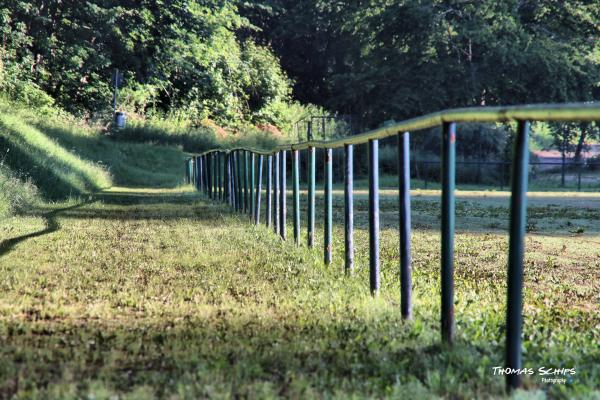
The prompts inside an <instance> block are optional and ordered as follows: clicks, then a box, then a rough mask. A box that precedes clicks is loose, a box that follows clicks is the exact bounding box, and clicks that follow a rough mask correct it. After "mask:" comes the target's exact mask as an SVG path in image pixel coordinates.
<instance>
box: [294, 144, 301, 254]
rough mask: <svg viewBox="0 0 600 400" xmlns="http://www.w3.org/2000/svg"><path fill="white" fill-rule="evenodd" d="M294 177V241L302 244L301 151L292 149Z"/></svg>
mask: <svg viewBox="0 0 600 400" xmlns="http://www.w3.org/2000/svg"><path fill="white" fill-rule="evenodd" d="M292 175H293V176H292V179H293V182H294V183H293V192H294V204H293V208H294V210H293V212H294V242H295V243H296V246H299V245H300V153H299V152H298V150H293V151H292Z"/></svg>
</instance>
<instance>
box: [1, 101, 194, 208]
mask: <svg viewBox="0 0 600 400" xmlns="http://www.w3.org/2000/svg"><path fill="white" fill-rule="evenodd" d="M115 139H117V138H115V137H114V136H113V137H110V136H107V135H104V134H102V132H101V130H100V129H98V128H95V127H91V126H89V125H87V124H86V123H85V122H83V121H80V120H77V119H75V118H73V117H71V116H69V115H66V114H65V113H64V112H60V110H50V111H48V110H46V111H44V112H41V111H39V110H28V109H25V108H23V107H22V106H19V105H16V104H13V103H10V102H7V101H4V100H1V99H0V160H1V161H2V170H1V171H0V174H1V175H0V183H1V184H2V190H3V192H2V194H0V196H1V198H0V201H1V202H2V204H1V205H0V213H3V214H4V215H7V214H11V213H13V212H15V211H17V210H19V209H22V208H24V207H26V204H31V203H32V200H33V199H34V198H36V197H37V198H43V199H45V200H51V201H54V200H62V199H66V198H70V197H77V196H79V195H83V194H86V193H89V192H94V191H98V190H102V189H106V188H109V187H111V186H113V185H118V186H134V187H158V188H174V187H177V186H179V185H181V184H182V182H183V178H182V175H183V174H182V169H183V167H182V166H183V161H184V159H185V158H186V154H185V153H184V152H183V151H182V149H181V147H182V146H159V145H156V141H152V140H149V141H144V143H135V142H131V141H124V140H115ZM120 139H124V138H120ZM148 142H149V143H148Z"/></svg>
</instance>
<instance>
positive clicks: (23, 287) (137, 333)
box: [0, 188, 600, 399]
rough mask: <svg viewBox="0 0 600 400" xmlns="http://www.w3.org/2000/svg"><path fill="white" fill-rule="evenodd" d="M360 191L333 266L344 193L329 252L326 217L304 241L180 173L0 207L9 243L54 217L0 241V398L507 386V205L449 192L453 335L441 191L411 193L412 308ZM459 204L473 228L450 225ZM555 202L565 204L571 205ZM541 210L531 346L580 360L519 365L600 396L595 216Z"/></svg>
mask: <svg viewBox="0 0 600 400" xmlns="http://www.w3.org/2000/svg"><path fill="white" fill-rule="evenodd" d="M365 201H366V200H362V199H360V196H359V199H358V200H357V204H356V210H357V212H356V221H357V225H358V229H357V232H356V263H357V269H356V271H355V274H354V275H353V276H352V277H346V276H344V273H343V225H340V223H341V221H342V220H341V216H342V214H341V213H342V209H341V208H340V206H341V204H342V203H341V198H340V197H339V196H336V198H335V205H336V207H335V217H336V221H337V222H338V224H337V225H336V226H335V231H334V238H335V241H334V263H333V265H332V266H330V267H325V266H324V265H323V264H322V262H321V259H322V250H321V243H322V242H321V240H322V226H321V224H318V225H317V242H316V243H317V247H316V248H315V249H314V250H310V249H307V248H305V247H304V246H302V247H301V248H296V247H295V246H294V245H293V244H292V243H291V240H290V241H288V242H285V243H284V242H282V241H281V240H280V239H278V238H277V236H275V235H274V234H273V233H272V232H271V231H270V230H267V229H266V228H265V227H264V225H263V226H259V227H255V226H253V225H251V224H250V223H249V218H248V216H245V215H243V216H242V215H233V214H231V213H230V211H229V210H228V209H227V208H226V207H224V206H220V205H213V204H210V203H207V202H204V201H199V198H198V196H197V195H196V194H194V193H193V192H191V191H189V188H185V189H183V190H181V191H178V190H156V189H153V190H143V189H134V190H130V189H127V188H113V189H111V190H110V191H107V192H105V193H102V194H100V195H98V196H97V197H95V198H93V199H91V200H90V202H89V203H87V204H84V205H82V206H81V207H74V206H76V204H67V205H64V206H63V205H56V206H52V207H51V208H49V207H47V206H46V207H44V208H43V209H41V210H40V211H39V213H36V214H34V215H32V216H25V217H18V218H12V219H10V220H7V221H3V222H2V223H1V224H0V238H1V239H2V240H4V241H3V242H2V243H6V240H7V239H14V238H19V237H22V236H25V235H27V234H31V233H34V232H40V231H44V230H46V231H47V229H46V228H47V227H48V226H55V229H54V230H52V231H51V232H47V233H45V234H42V235H40V236H34V237H30V238H27V239H24V240H22V241H18V242H16V243H12V246H11V247H10V248H3V249H4V250H2V252H3V253H2V257H1V258H0V321H1V323H0V337H2V341H3V346H2V348H1V349H0V357H1V359H2V361H3V362H2V363H0V382H1V385H0V393H1V395H2V397H8V396H13V395H14V396H16V397H17V398H28V397H29V398H31V397H33V398H35V397H38V398H81V397H88V396H92V395H93V396H95V398H110V396H113V395H119V396H122V397H124V398H127V397H130V398H152V397H166V398H170V397H175V398H177V397H180V398H206V397H211V398H230V397H248V398H272V397H291V398H331V397H333V398H344V399H345V398H349V397H353V396H354V397H358V398H363V397H377V398H380V397H390V398H431V397H437V396H440V397H447V398H465V399H467V398H468V399H470V398H482V397H483V398H485V397H502V396H504V379H503V378H502V377H499V376H494V375H493V370H492V368H493V367H494V366H500V365H502V363H503V340H504V331H503V329H504V310H505V308H504V307H505V305H504V304H505V291H506V290H505V289H506V283H505V281H506V253H507V237H506V233H505V231H503V229H502V227H497V228H496V229H487V228H485V225H486V224H491V223H493V222H494V221H500V220H504V219H505V218H506V208H498V207H488V206H487V203H485V202H484V201H482V202H479V201H477V200H473V201H472V202H471V203H468V204H466V205H464V206H465V207H466V208H464V209H462V210H463V211H460V210H461V209H460V207H459V211H458V216H459V217H458V222H459V227H458V234H457V238H456V304H455V307H456V320H457V343H456V345H455V346H454V347H453V348H452V349H448V348H443V347H442V346H440V340H439V315H438V314H439V252H440V249H439V230H438V226H439V221H438V211H439V204H437V200H434V199H431V200H418V199H415V204H414V205H415V207H414V213H413V215H414V222H415V230H414V233H413V258H414V264H413V265H414V277H413V292H414V300H415V304H414V310H415V319H414V321H413V322H412V323H405V322H403V321H402V320H401V318H400V315H399V285H398V262H399V261H398V233H397V211H394V207H395V205H397V202H396V200H395V199H394V198H393V197H392V196H391V195H390V197H389V200H386V199H385V198H384V199H383V200H382V213H383V214H382V215H383V216H382V222H383V224H382V238H381V254H382V291H381V295H380V297H379V298H378V299H372V298H371V296H370V295H369V293H368V258H367V257H368V239H367V232H366V230H365V227H366V213H365V211H364V209H365V206H366V203H365ZM320 204H321V203H320V199H319V205H320ZM459 205H460V203H459ZM546 206H547V204H546V205H540V207H546ZM66 207H69V208H68V209H65V210H63V211H56V212H55V213H54V214H53V215H52V216H50V217H49V216H48V212H49V211H50V210H56V209H61V208H66ZM469 208H472V209H473V211H474V213H473V214H474V215H473V216H471V217H470V218H471V220H469V221H470V222H472V223H473V224H474V226H476V228H474V229H471V228H470V226H469V225H463V226H461V225H460V222H461V218H463V215H465V214H463V213H466V214H468V210H469ZM319 209H320V207H319ZM595 210H596V211H594V210H592V211H590V212H591V213H593V212H598V209H595ZM534 211H535V210H534ZM558 211H560V209H558ZM563 211H564V213H563V214H564V216H563V217H561V218H562V221H565V220H566V219H568V218H571V217H570V215H571V216H572V210H570V209H567V208H564V209H563ZM303 217H304V214H303ZM588 217H589V218H592V219H594V218H597V215H596V214H588ZM561 218H559V220H561ZM538 219H539V220H540V221H543V218H541V217H538ZM548 219H550V218H548ZM552 219H553V218H552ZM318 221H319V222H320V221H321V216H319V218H318ZM559 223H562V222H560V221H559ZM549 224H550V225H552V224H554V225H552V227H551V228H546V224H544V223H542V224H540V226H541V227H540V228H539V229H538V231H537V232H536V235H533V236H528V238H527V243H526V245H527V255H526V277H525V278H526V281H525V307H524V310H525V325H524V350H525V353H524V362H525V366H527V367H532V368H535V369H537V368H538V367H540V366H544V367H556V368H558V367H563V366H564V367H572V366H573V367H575V368H576V369H577V375H576V376H575V377H574V380H573V382H571V383H570V384H568V385H549V384H544V383H542V382H541V379H540V377H539V376H531V377H526V378H525V384H526V386H525V387H526V389H527V390H528V393H529V394H530V395H534V394H535V393H536V391H538V390H539V391H541V392H539V393H538V394H541V395H543V393H547V394H549V395H550V396H552V397H559V398H572V397H585V396H588V397H590V396H593V395H594V393H595V395H596V396H597V395H598V392H597V391H596V392H593V391H594V390H597V382H598V378H599V377H600V366H599V365H598V362H597V360H598V357H599V356H600V351H599V350H598V346H597V344H598V341H599V340H600V333H599V331H598V326H599V324H600V315H599V312H598V304H599V302H600V299H599V297H598V293H600V287H599V286H598V285H599V283H600V279H598V278H599V276H598V274H599V271H600V268H599V267H600V250H599V249H600V247H598V246H597V245H594V244H593V243H595V242H596V241H598V240H599V239H598V234H597V229H596V231H590V232H586V234H584V235H583V236H582V235H580V234H571V233H569V231H568V228H567V227H566V226H565V227H564V228H563V230H557V228H556V223H550V222H549ZM477 226H478V227H479V228H477ZM290 228H291V227H290ZM303 228H304V227H303ZM288 232H291V229H289V230H288ZM305 234H306V232H305V230H304V229H303V230H302V235H303V238H302V239H303V240H302V242H304V238H305ZM548 234H552V235H553V236H548Z"/></svg>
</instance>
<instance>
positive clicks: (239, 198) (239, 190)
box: [235, 150, 244, 212]
mask: <svg viewBox="0 0 600 400" xmlns="http://www.w3.org/2000/svg"><path fill="white" fill-rule="evenodd" d="M235 166H236V171H235V175H236V180H235V186H236V203H237V211H239V212H243V211H244V194H243V190H244V189H243V186H242V185H243V181H244V179H243V178H242V155H241V154H240V150H236V151H235Z"/></svg>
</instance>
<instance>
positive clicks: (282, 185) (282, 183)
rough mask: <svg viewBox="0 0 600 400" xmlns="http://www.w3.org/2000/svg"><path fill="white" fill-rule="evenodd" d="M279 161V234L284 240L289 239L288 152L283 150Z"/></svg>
mask: <svg viewBox="0 0 600 400" xmlns="http://www.w3.org/2000/svg"><path fill="white" fill-rule="evenodd" d="M280 154H281V155H280V159H279V167H280V168H281V171H280V172H279V196H280V197H279V234H280V235H281V238H282V239H283V240H286V239H287V232H286V222H287V204H286V197H287V193H286V189H287V184H286V151H285V150H281V152H280Z"/></svg>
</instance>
